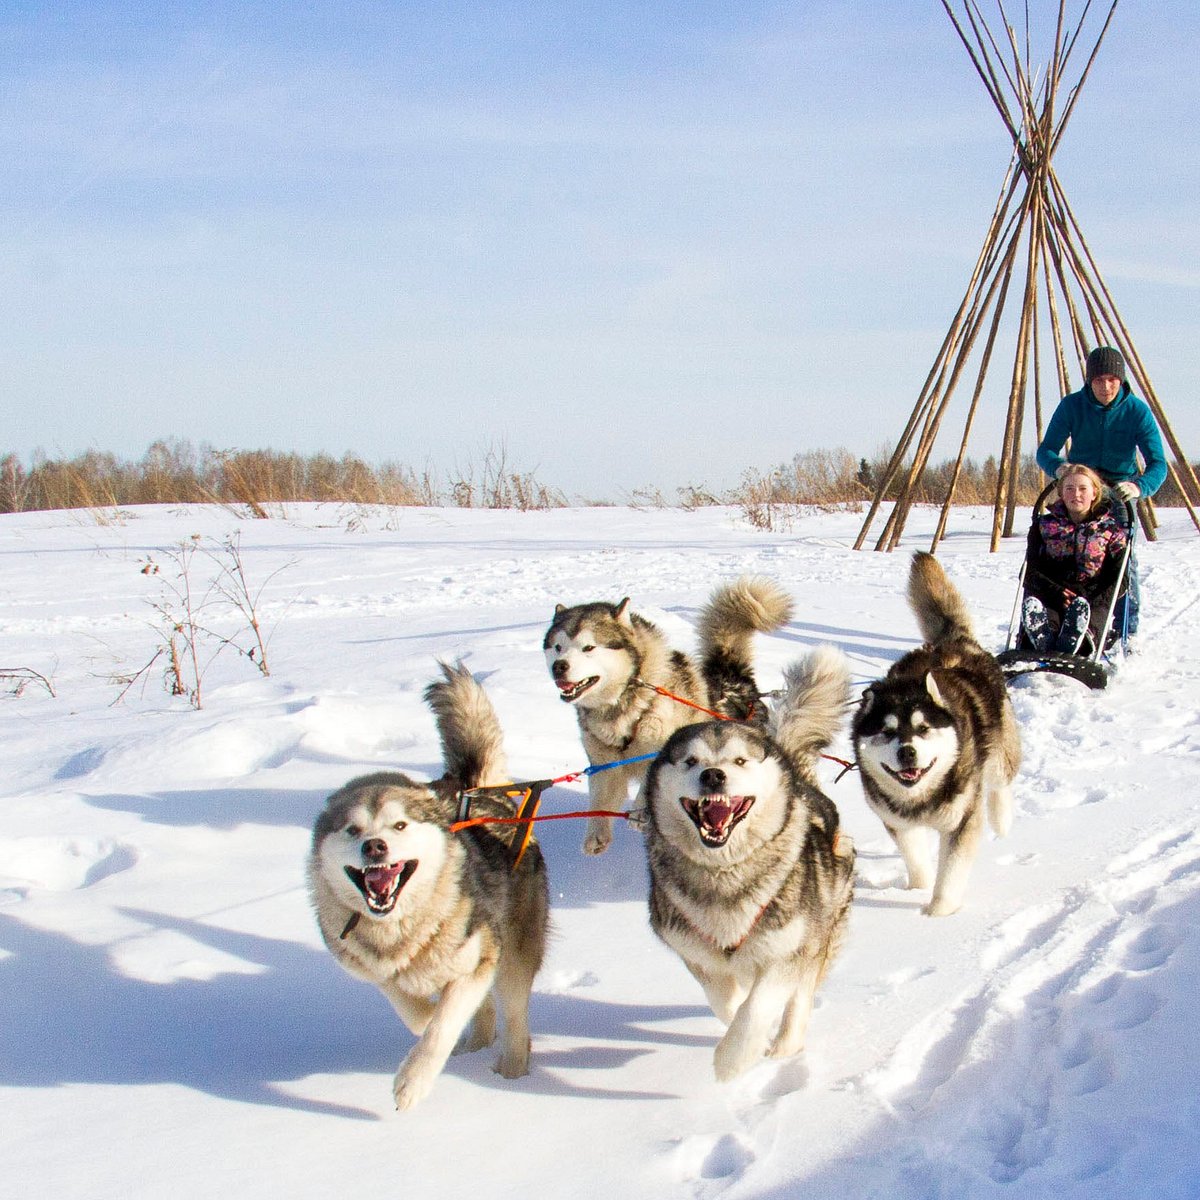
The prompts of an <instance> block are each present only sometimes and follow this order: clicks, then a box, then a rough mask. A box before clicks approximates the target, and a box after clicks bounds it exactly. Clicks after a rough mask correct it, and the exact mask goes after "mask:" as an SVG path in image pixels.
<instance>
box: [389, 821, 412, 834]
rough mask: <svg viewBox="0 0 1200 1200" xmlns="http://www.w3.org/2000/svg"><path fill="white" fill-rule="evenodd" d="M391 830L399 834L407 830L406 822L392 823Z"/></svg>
mask: <svg viewBox="0 0 1200 1200" xmlns="http://www.w3.org/2000/svg"><path fill="white" fill-rule="evenodd" d="M392 828H393V829H394V830H395V831H396V832H397V833H401V832H402V831H403V830H405V829H407V828H408V822H407V821H394V822H393V823H392Z"/></svg>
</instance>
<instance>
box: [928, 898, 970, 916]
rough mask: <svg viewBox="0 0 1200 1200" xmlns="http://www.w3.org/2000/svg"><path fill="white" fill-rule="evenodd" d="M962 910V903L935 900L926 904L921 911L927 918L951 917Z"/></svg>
mask: <svg viewBox="0 0 1200 1200" xmlns="http://www.w3.org/2000/svg"><path fill="white" fill-rule="evenodd" d="M960 908H962V904H961V903H955V902H954V901H952V900H938V899H934V900H931V901H930V902H929V903H928V904H926V905H925V907H924V908H922V909H921V911H922V912H923V913H924V914H925V915H926V916H927V917H949V916H952V915H953V914H954V913H956V912H958V910H959V909H960Z"/></svg>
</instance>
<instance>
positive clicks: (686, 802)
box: [679, 793, 754, 845]
mask: <svg viewBox="0 0 1200 1200" xmlns="http://www.w3.org/2000/svg"><path fill="white" fill-rule="evenodd" d="M679 802H680V804H682V805H683V809H684V811H685V812H686V813H687V815H688V816H689V817H691V819H692V823H693V824H694V825H695V826H696V829H697V830H698V831H699V833H700V837H701V839H702V840H703V841H704V842H707V843H708V844H709V845H723V844H724V843H725V841H726V840H727V839H728V837H729V835H730V834H731V833H732V832H733V827H734V826H735V825H736V824H737V823H738V822H739V821H740V820H741V819H742V818H743V817H744V816H745V815H746V814H747V813H748V812H749V811H750V806H751V805H752V804H753V803H754V797H753V796H727V795H725V794H724V793H713V794H711V795H706V796H701V797H699V799H696V798H695V797H692V796H681V797H680V798H679Z"/></svg>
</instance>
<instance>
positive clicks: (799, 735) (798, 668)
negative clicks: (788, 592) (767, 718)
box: [771, 646, 850, 775]
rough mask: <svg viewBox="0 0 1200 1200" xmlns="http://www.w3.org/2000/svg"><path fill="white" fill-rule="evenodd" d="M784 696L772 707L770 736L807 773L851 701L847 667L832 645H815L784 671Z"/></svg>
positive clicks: (835, 732) (839, 724)
mask: <svg viewBox="0 0 1200 1200" xmlns="http://www.w3.org/2000/svg"><path fill="white" fill-rule="evenodd" d="M783 688H784V691H783V699H782V700H781V701H780V702H779V704H778V705H777V706H776V708H775V712H774V715H773V718H772V729H771V732H772V735H773V736H774V738H775V740H776V742H778V743H779V745H780V747H781V748H782V749H783V751H784V753H785V754H787V756H788V757H789V758H790V759H791V760H792V761H793V762H794V763H795V764H796V766H797V767H799V768H800V770H801V771H803V772H804V773H805V774H807V775H811V774H812V771H813V767H814V766H815V765H816V761H817V758H818V757H819V756H820V754H821V752H822V751H823V750H824V749H825V747H826V746H828V745H829V743H830V742H831V741H833V738H834V736H835V735H836V734H837V731H838V730H839V729H840V728H841V725H842V722H843V720H844V719H845V716H846V708H847V705H848V704H849V702H850V669H849V667H848V666H847V665H846V659H845V656H844V655H843V654H842V652H841V651H840V650H837V649H835V648H834V647H833V646H818V647H817V648H816V649H815V650H813V651H812V652H811V653H810V654H809V655H808V656H807V657H806V658H802V659H800V660H799V661H797V662H794V663H792V664H791V665H790V666H788V667H787V668H786V669H785V670H784V672H783Z"/></svg>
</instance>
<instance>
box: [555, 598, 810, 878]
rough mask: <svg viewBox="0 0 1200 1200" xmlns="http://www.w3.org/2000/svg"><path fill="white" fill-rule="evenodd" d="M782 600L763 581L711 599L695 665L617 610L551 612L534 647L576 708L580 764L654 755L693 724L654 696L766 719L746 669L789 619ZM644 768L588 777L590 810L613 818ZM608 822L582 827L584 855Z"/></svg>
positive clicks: (605, 834) (590, 607)
mask: <svg viewBox="0 0 1200 1200" xmlns="http://www.w3.org/2000/svg"><path fill="white" fill-rule="evenodd" d="M791 612H792V604H791V600H790V598H789V597H788V595H787V593H786V592H784V591H783V589H782V588H780V587H779V586H778V585H777V584H775V583H773V582H772V581H771V580H769V579H763V578H760V577H755V576H746V577H744V578H742V579H738V580H735V581H734V582H732V583H727V584H723V585H722V586H720V587H718V588H717V589H716V591H714V592H713V594H712V596H711V597H710V598H709V600H708V603H707V604H706V605H705V607H704V609H703V610H702V612H701V614H700V622H699V634H700V664H699V666H697V665H696V663H694V662H693V661H692V660H691V659H690V658H689V657H688V656H687V655H685V654H683V653H682V652H680V651H678V650H673V649H671V647H670V645H668V643H667V639H666V637H665V636H664V634H663V633H662V631H661V630H659V629H658V628H657V626H655V625H654V624H652V623H651V622H650V621H648V620H646V619H645V618H644V617H641V616H639V615H638V614H637V613H635V612H631V611H630V608H629V598H628V597H626V598H625V599H624V600H622V601H621V602H620V604H607V603H604V602H602V601H601V602H596V603H591V604H576V605H573V606H571V607H567V606H565V605H562V604H560V605H558V606H557V607H556V608H555V610H554V618H553V620H552V621H551V622H550V626H549V628H548V629H547V630H546V636H545V638H544V640H543V642H542V648H543V650H544V651H545V654H546V665H547V666H548V667H549V669H550V676H551V678H552V679H553V680H554V683H555V685H556V686H557V687H558V694H559V698H560V699H561V700H562V701H563V703H565V704H570V705H572V706H573V707H574V708H575V715H576V718H577V719H578V721H579V732H580V735H581V736H582V738H583V748H584V751H585V753H586V754H587V756H588V761H589V763H590V764H591V765H592V766H593V767H595V766H601V765H603V764H606V763H613V762H619V761H621V760H622V759H626V758H636V757H638V756H639V755H647V754H653V753H655V752H656V751H657V750H659V749H660V748H661V746H662V745H663V743H664V742H665V741H666V740H667V738H668V737H669V736H670V734H671V733H672V732H673V731H674V730H676V729H678V728H679V727H680V726H682V725H687V724H689V723H691V722H693V721H695V720H696V718H697V712H696V710H695V709H694V708H689V707H688V706H687V705H686V704H681V703H680V702H679V701H678V700H674V699H671V698H670V697H668V696H664V695H661V694H659V693H657V692H655V691H654V690H653V688H654V687H660V688H662V689H664V691H668V692H671V693H673V694H674V695H675V696H680V697H682V698H683V699H685V700H689V701H691V702H692V703H693V704H698V705H700V706H702V707H703V708H706V709H708V710H710V711H712V712H717V713H720V714H721V715H722V716H728V717H734V718H737V719H747V718H751V717H757V718H758V719H763V718H765V716H766V708H765V706H764V705H763V704H762V703H761V701H760V699H759V695H758V689H757V687H756V685H755V682H754V676H753V673H752V670H751V641H752V639H753V635H754V634H755V633H756V632H757V633H771V632H773V631H774V630H776V629H779V628H781V627H782V626H783V625H785V624H786V623H787V621H788V619H789V618H790V617H791ZM644 774H645V763H631V764H630V765H628V766H623V767H614V768H611V769H610V770H606V771H600V772H597V773H595V774H592V775H589V776H588V793H589V798H590V802H591V807H592V809H593V810H602V811H603V810H607V811H610V812H616V811H620V810H621V808H622V807H623V806H624V804H625V798H626V795H627V793H628V789H629V785H630V784H631V783H635V784H636V783H638V782H639V781H640V780H641V779H642V778H643V776H644ZM611 841H612V820H611V819H610V818H607V817H591V818H589V820H588V824H587V832H586V834H585V837H584V843H583V849H584V852H585V853H586V854H602V853H603V852H604V851H605V850H607V849H608V846H609V843H610V842H611Z"/></svg>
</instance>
